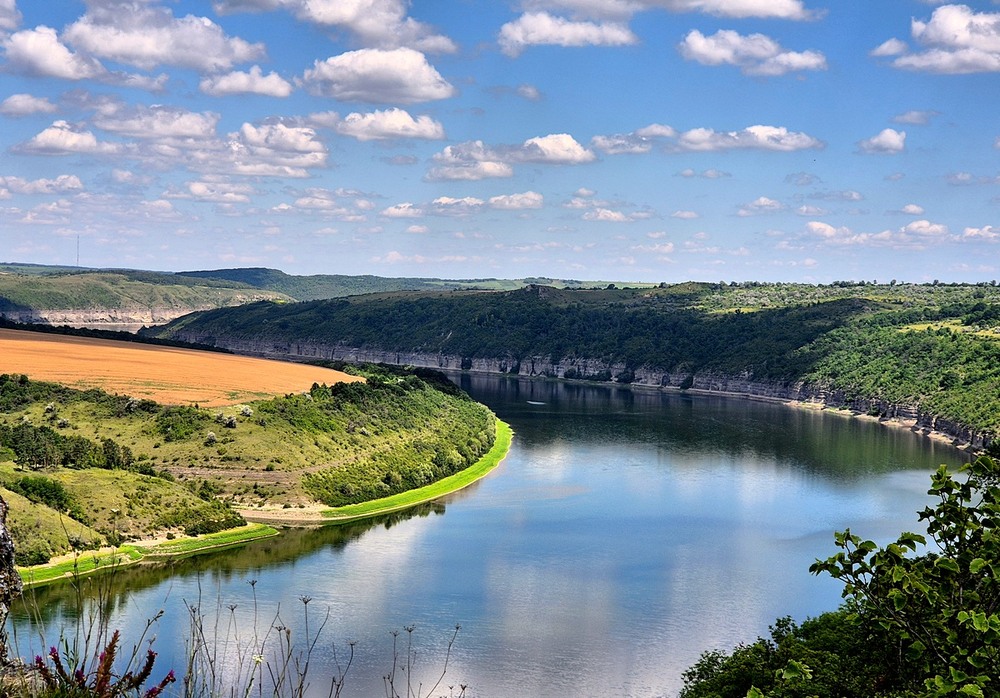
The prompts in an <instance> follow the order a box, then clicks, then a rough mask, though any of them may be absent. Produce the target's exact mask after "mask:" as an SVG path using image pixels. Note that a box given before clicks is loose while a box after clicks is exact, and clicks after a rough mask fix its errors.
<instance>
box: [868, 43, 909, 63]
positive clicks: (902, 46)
mask: <svg viewBox="0 0 1000 698" xmlns="http://www.w3.org/2000/svg"><path fill="white" fill-rule="evenodd" d="M909 50H910V47H909V46H907V45H906V42H905V41H900V40H899V39H889V40H888V41H883V42H882V43H881V44H879V45H878V46H876V47H875V48H873V49H872V51H871V54H870V55H872V56H875V57H876V58H882V57H884V56H899V55H901V54H903V53H906V52H907V51H909Z"/></svg>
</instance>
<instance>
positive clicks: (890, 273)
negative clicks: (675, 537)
mask: <svg viewBox="0 0 1000 698" xmlns="http://www.w3.org/2000/svg"><path fill="white" fill-rule="evenodd" d="M0 261H5V262H15V261H16V262H31V263H38V264H60V265H75V264H79V265H81V266H87V267H115V268H139V269H156V270H163V271H181V270H193V269H217V268H227V267H249V266H267V267H272V268H277V269H281V270H283V271H286V272H288V273H290V274H376V275H380V276H419V277H437V278H451V279H470V278H484V277H497V278H523V277H539V276H540V277H550V278H559V279H583V280H621V281H645V282H661V281H665V282H668V283H673V282H679V281H686V280H700V281H748V280H756V281H801V282H809V283H830V282H832V281H838V280H855V281H860V280H867V281H875V280H877V281H880V282H887V281H890V280H892V279H897V280H898V281H901V282H902V281H911V282H929V281H932V280H935V279H936V280H940V281H942V282H979V281H990V280H993V279H996V278H998V277H1000V2H997V1H996V0H984V1H982V2H978V3H969V4H946V3H942V2H935V1H932V0H876V1H874V2H873V1H872V0H412V1H411V2H406V1H405V0H197V1H196V0H84V1H77V0H60V1H59V2H49V1H46V0H0Z"/></svg>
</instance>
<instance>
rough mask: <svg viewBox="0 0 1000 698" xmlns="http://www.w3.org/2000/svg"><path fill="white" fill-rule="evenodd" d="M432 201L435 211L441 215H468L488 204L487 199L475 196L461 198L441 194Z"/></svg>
mask: <svg viewBox="0 0 1000 698" xmlns="http://www.w3.org/2000/svg"><path fill="white" fill-rule="evenodd" d="M431 203H432V205H433V206H434V213H436V214H437V215H439V216H467V215H469V214H470V213H475V212H476V211H478V210H480V209H481V208H482V207H483V206H484V205H485V204H486V202H485V201H483V200H482V199H477V198H476V197H474V196H463V197H461V198H453V197H451V196H439V197H438V198H436V199H434V201H432V202H431Z"/></svg>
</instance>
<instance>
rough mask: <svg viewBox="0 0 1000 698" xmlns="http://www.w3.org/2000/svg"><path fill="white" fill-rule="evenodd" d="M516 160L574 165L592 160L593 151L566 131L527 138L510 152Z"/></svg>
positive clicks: (593, 156)
mask: <svg viewBox="0 0 1000 698" xmlns="http://www.w3.org/2000/svg"><path fill="white" fill-rule="evenodd" d="M512 157H513V159H515V160H516V161H518V162H539V163H548V164H555V165H576V164H580V163H585V162H591V161H593V160H594V159H595V158H596V156H595V155H594V153H593V151H591V150H588V149H586V148H584V147H583V146H582V145H580V144H579V143H578V142H577V141H576V139H575V138H573V136H571V135H569V134H568V133H553V134H550V135H548V136H540V137H536V138H529V139H528V140H526V141H525V142H524V143H523V144H522V145H521V147H520V148H518V149H516V150H514V151H513V152H512Z"/></svg>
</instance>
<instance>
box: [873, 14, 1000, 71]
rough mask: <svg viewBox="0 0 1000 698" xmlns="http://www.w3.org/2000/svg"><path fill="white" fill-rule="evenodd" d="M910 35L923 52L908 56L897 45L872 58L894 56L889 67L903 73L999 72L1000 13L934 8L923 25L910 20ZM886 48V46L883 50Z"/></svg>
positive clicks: (904, 49) (906, 50) (899, 44)
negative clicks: (906, 71)
mask: <svg viewBox="0 0 1000 698" xmlns="http://www.w3.org/2000/svg"><path fill="white" fill-rule="evenodd" d="M910 33H911V34H912V36H913V39H914V41H916V42H917V43H918V44H919V45H920V46H921V47H923V50H922V51H918V52H915V53H909V52H908V47H906V45H905V44H903V43H902V42H901V41H900V42H897V43H895V44H891V45H890V47H891V48H893V49H896V50H895V51H894V52H889V51H888V50H886V51H883V52H881V53H877V54H874V55H881V56H896V57H895V59H894V60H893V61H892V65H893V66H894V67H896V68H902V69H905V70H919V71H926V72H931V73H946V74H963V73H985V72H1000V13H989V12H974V11H973V10H972V9H971V8H970V7H969V6H968V5H944V6H942V7H938V8H936V9H935V10H934V12H933V14H932V15H931V18H930V20H928V21H926V22H924V21H921V20H918V19H913V20H912V21H911V23H910ZM890 41H896V40H893V39H890ZM886 45H889V42H886V43H885V44H883V45H882V47H884V46H886ZM882 47H879V48H880V49H881V48H882ZM876 50H878V49H876Z"/></svg>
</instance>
